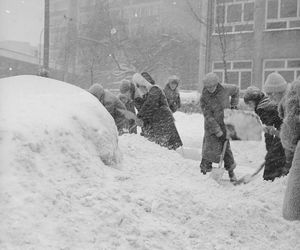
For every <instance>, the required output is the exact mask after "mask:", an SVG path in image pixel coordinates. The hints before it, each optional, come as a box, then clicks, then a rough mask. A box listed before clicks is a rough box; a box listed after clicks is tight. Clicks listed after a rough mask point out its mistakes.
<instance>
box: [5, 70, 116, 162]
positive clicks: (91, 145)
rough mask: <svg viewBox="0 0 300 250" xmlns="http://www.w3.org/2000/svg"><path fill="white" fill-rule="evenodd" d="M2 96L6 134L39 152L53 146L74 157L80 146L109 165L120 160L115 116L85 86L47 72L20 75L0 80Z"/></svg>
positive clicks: (58, 151) (58, 154) (59, 153)
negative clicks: (50, 76)
mask: <svg viewBox="0 0 300 250" xmlns="http://www.w3.org/2000/svg"><path fill="white" fill-rule="evenodd" d="M0 99H1V111H0V119H1V124H0V126H1V127H0V129H1V135H2V137H3V135H6V136H10V137H11V138H10V139H12V140H17V141H20V145H21V146H23V147H24V145H26V147H27V148H29V149H30V150H31V151H33V152H37V153H40V152H41V151H43V149H45V150H49V147H51V149H52V150H56V151H57V153H56V154H57V157H59V156H60V155H64V154H65V153H66V152H72V153H73V154H74V157H76V155H77V154H78V153H79V150H78V148H77V147H78V146H80V147H81V148H83V149H84V150H85V152H86V153H87V154H90V153H91V154H94V155H98V156H99V157H100V158H101V160H102V161H103V163H104V164H106V165H113V164H116V163H118V162H119V160H120V159H119V158H120V154H119V149H118V137H117V131H116V127H115V124H114V122H113V119H112V117H111V116H110V115H109V113H108V112H107V111H106V109H105V108H104V107H103V106H102V104H101V103H99V101H98V100H97V99H96V98H95V97H93V96H92V95H91V94H89V93H87V92H86V91H84V90H82V89H80V88H78V87H76V86H73V85H71V84H67V83H64V82H60V81H56V80H52V79H47V78H43V77H37V76H16V77H10V78H5V79H1V80H0ZM53 138H55V139H53ZM45 144H47V145H45ZM15 152H17V151H15Z"/></svg>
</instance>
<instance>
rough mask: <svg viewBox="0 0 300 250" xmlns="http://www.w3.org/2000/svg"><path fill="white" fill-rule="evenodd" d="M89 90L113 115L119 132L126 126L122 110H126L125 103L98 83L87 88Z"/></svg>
mask: <svg viewBox="0 0 300 250" xmlns="http://www.w3.org/2000/svg"><path fill="white" fill-rule="evenodd" d="M89 92H90V93H91V94H93V95H94V96H95V97H96V98H97V99H98V100H99V101H100V102H101V103H102V105H103V106H104V107H105V108H106V110H107V111H108V112H109V113H110V115H111V116H112V117H113V119H114V121H115V124H116V126H117V129H118V131H119V132H120V131H121V130H122V129H123V128H124V126H126V117H125V116H124V114H123V113H122V110H126V107H125V105H124V104H123V103H122V102H121V101H120V100H119V98H118V97H116V96H115V95H114V94H113V93H111V92H110V91H108V90H105V89H104V88H103V87H102V86H101V85H100V84H97V83H95V84H93V85H92V86H91V87H90V88H89Z"/></svg>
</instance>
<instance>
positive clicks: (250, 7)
mask: <svg viewBox="0 0 300 250" xmlns="http://www.w3.org/2000/svg"><path fill="white" fill-rule="evenodd" d="M265 4H266V6H265V7H266V13H265V29H266V30H280V29H300V0H266V1H265ZM254 9H255V0H235V1H234V0H216V4H215V32H216V33H219V32H220V26H222V30H225V32H226V33H233V32H251V31H253V30H254Z"/></svg>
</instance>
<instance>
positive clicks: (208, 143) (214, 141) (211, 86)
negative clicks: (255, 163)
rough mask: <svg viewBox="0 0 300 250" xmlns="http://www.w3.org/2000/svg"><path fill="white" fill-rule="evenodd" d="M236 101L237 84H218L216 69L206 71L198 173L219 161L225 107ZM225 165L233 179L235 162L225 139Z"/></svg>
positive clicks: (234, 106) (203, 171)
mask: <svg viewBox="0 0 300 250" xmlns="http://www.w3.org/2000/svg"><path fill="white" fill-rule="evenodd" d="M238 102H239V88H238V87H237V86H236V85H232V84H221V83H220V80H219V78H218V76H217V75H216V74H215V73H208V74H207V75H206V76H205V78H204V79H203V90H202V94H201V97H200V106H201V109H202V112H203V115H204V139H203V146H202V160H201V163H200V170H201V173H203V174H206V173H207V172H210V171H211V170H212V163H213V162H214V163H218V162H219V161H220V156H221V153H222V148H223V145H224V143H225V141H226V140H227V131H226V127H225V123H224V109H226V108H232V109H235V108H236V107H237V105H238ZM224 167H225V169H226V170H227V171H228V175H229V178H230V181H236V176H235V173H234V169H235V167H236V163H235V161H234V158H233V154H232V151H231V148H230V143H229V142H228V144H227V148H226V151H225V156H224Z"/></svg>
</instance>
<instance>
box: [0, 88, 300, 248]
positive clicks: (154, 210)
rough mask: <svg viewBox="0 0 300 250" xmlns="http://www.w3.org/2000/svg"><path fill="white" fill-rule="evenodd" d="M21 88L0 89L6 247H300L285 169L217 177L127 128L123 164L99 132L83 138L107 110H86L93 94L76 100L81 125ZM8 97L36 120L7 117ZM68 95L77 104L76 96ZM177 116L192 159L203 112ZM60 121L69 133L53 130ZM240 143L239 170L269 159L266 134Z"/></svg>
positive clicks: (0, 197) (2, 237) (1, 242)
mask: <svg viewBox="0 0 300 250" xmlns="http://www.w3.org/2000/svg"><path fill="white" fill-rule="evenodd" d="M61 91H62V92H64V91H63V90H61ZM1 93H2V92H1ZM22 93H23V91H21V90H20V89H19V90H16V92H15V93H14V94H13V95H12V94H10V95H9V96H3V95H1V110H0V121H1V124H0V128H1V130H0V132H1V134H0V150H1V151H0V152H1V166H0V185H1V187H0V219H1V226H0V249H172V250H173V249H300V237H299V236H300V223H299V222H288V221H285V220H284V219H283V218H282V215H281V208H282V200H283V195H284V190H285V187H286V178H281V179H277V180H275V181H274V182H273V183H270V182H265V181H263V180H262V177H261V176H259V177H258V178H257V179H256V180H254V181H253V182H251V183H249V184H247V185H241V186H237V187H234V186H232V185H231V184H230V183H225V184H224V185H219V184H217V183H216V182H214V181H213V180H212V179H210V178H209V176H203V175H201V174H200V171H199V161H195V160H191V159H185V158H183V157H182V155H181V154H179V153H178V152H174V151H169V150H167V149H165V148H162V147H160V146H158V145H156V144H154V143H151V142H149V141H147V140H146V139H144V138H143V137H140V136H139V135H129V134H125V135H123V136H121V137H119V148H120V149H121V151H122V153H123V160H122V162H121V164H119V165H118V168H119V169H117V168H113V167H109V166H106V165H105V164H104V163H103V162H102V161H101V160H100V157H99V154H97V152H95V147H93V146H91V145H94V144H93V143H91V141H93V140H92V138H91V137H81V135H82V133H83V134H85V133H87V134H89V133H90V130H91V127H90V126H89V124H90V121H94V123H93V124H94V125H99V119H100V117H96V118H95V113H94V112H91V113H86V112H85V111H86V105H87V106H89V105H91V106H93V105H94V103H95V100H94V99H91V100H90V101H87V102H86V103H83V104H82V105H81V106H76V108H74V109H75V110H76V112H75V111H74V110H73V109H69V112H70V113H71V114H74V112H75V113H76V114H77V112H78V113H80V114H85V116H84V118H85V119H82V120H81V121H82V123H81V129H80V130H78V128H77V125H76V124H77V122H75V121H74V120H72V119H71V120H68V122H66V121H65V120H59V119H58V117H57V115H59V114H60V112H59V111H57V112H58V113H57V115H56V112H54V111H51V108H50V107H51V105H50V104H52V103H54V102H55V101H56V100H51V98H40V104H41V105H40V107H42V104H44V105H43V107H47V108H46V110H44V111H46V113H48V111H49V114H51V115H48V116H43V119H42V120H43V121H45V122H39V120H41V118H40V117H39V115H38V114H42V113H44V112H36V113H35V115H33V114H32V113H31V110H30V109H28V108H27V107H32V103H31V102H32V100H30V99H28V100H27V102H23V105H22V107H18V108H16V107H15V106H18V104H19V103H18V101H17V100H18V99H16V94H17V96H18V97H19V98H21V99H22V95H23V94H22ZM3 98H4V99H5V100H6V101H7V102H6V104H8V103H9V104H10V106H9V109H10V110H11V111H14V112H16V113H15V115H17V116H18V117H22V121H23V122H26V124H29V125H30V126H21V125H15V124H14V123H10V125H11V126H3V124H4V125H5V124H6V123H5V122H4V121H5V120H8V118H11V117H12V113H11V112H10V111H9V109H8V107H7V105H5V107H4V106H3V103H4V102H3ZM68 98H69V99H68V100H70V104H72V105H74V102H75V100H73V98H74V99H75V98H78V96H77V97H75V95H74V96H73V97H72V95H70V96H69V97H68ZM9 100H10V101H9ZM23 100H25V99H23ZM85 100H86V99H85ZM62 103H65V105H66V106H68V103H69V102H67V101H66V102H63V101H62ZM92 103H93V104H92ZM36 104H37V103H35V105H36ZM45 104H49V105H45ZM89 107H90V106H89ZM100 109H101V108H100ZM65 110H68V108H67V107H66V108H65ZM175 118H176V125H177V127H178V130H179V132H180V134H181V136H182V139H183V142H184V144H185V148H184V150H183V154H184V155H185V156H188V157H187V158H193V159H194V158H195V157H196V156H197V155H196V153H200V152H201V150H200V149H201V144H202V138H203V129H202V127H203V117H202V116H201V115H200V114H192V115H187V114H183V113H180V112H178V113H176V114H175ZM100 120H101V119H100ZM11 121H12V120H11ZM58 121H60V122H59V124H60V128H63V131H64V133H59V132H58V133H54V132H51V131H56V130H55V128H56V127H57V123H58ZM3 122H4V123H3ZM15 122H16V124H18V120H15ZM6 125H7V124H6ZM45 126H46V128H45ZM99 126H100V125H99ZM4 128H5V130H4ZM45 129H47V130H48V131H49V133H48V134H46V135H44V136H43V137H40V136H41V132H40V131H44V130H45ZM113 130H115V128H114V129H113ZM79 131H80V133H79ZM114 133H115V132H113V131H111V134H114ZM78 137H80V138H81V139H78ZM37 141H38V143H37ZM86 145H89V146H88V147H87V146H86ZM232 148H233V153H234V156H235V159H236V161H237V163H238V165H239V166H238V168H237V170H236V172H237V175H238V176H239V177H241V176H242V175H243V174H245V173H248V172H251V171H254V168H256V167H257V166H258V165H259V164H260V163H261V162H262V161H263V157H264V154H265V149H264V142H263V141H262V142H241V141H239V142H232ZM98 153H100V152H98ZM180 153H182V152H180ZM189 153H190V154H189ZM4 155H5V156H6V157H5V158H3V157H2V156H4ZM197 157H198V158H199V156H197ZM197 157H196V158H197ZM224 178H227V176H224Z"/></svg>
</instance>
